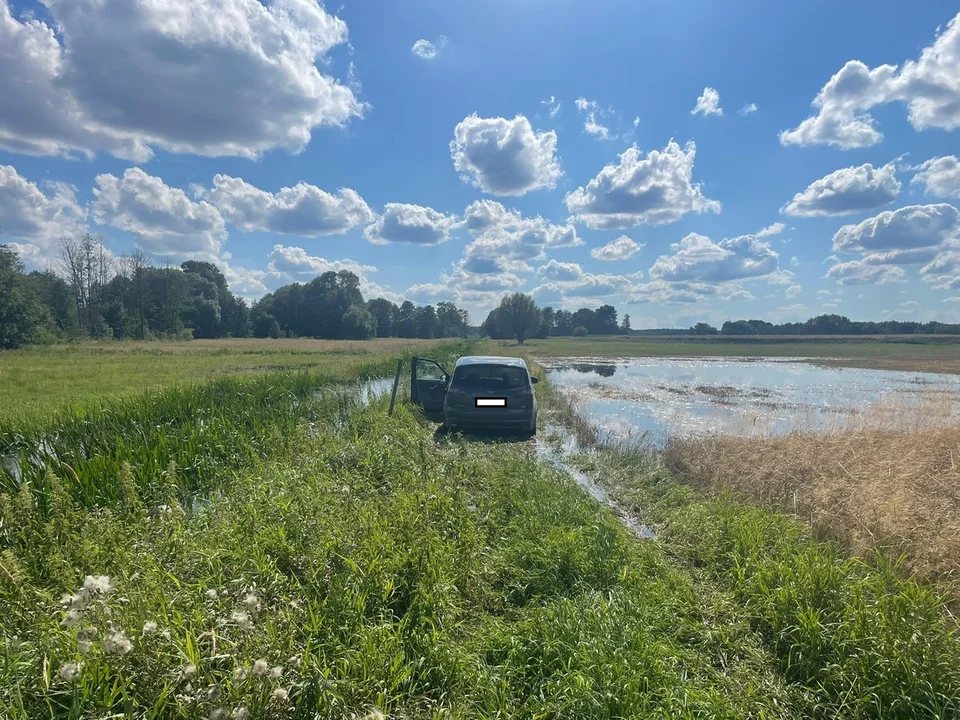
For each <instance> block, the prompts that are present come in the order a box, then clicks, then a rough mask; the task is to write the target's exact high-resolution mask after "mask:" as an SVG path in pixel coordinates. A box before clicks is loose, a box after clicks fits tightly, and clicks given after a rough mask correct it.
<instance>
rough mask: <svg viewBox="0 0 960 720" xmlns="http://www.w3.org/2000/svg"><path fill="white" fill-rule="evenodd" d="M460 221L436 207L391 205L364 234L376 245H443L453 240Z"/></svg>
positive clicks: (403, 204)
mask: <svg viewBox="0 0 960 720" xmlns="http://www.w3.org/2000/svg"><path fill="white" fill-rule="evenodd" d="M456 224H457V219H456V217H454V216H452V215H444V214H443V213H441V212H438V211H436V210H434V209H433V208H429V207H423V206H422V205H408V204H406V203H387V204H386V205H385V206H384V208H383V215H381V216H380V217H379V218H377V221H376V222H375V223H373V224H372V225H368V226H367V228H366V229H365V230H364V231H363V234H364V236H365V237H366V238H367V240H369V241H370V242H372V243H374V244H375V245H386V244H387V243H410V244H412V245H439V244H440V243H442V242H446V241H447V240H449V239H450V231H451V230H452V229H453V228H454V227H455V226H456Z"/></svg>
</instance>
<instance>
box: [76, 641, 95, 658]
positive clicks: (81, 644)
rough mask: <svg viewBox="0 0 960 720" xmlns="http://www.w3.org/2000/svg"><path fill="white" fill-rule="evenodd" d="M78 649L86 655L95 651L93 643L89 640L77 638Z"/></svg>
mask: <svg viewBox="0 0 960 720" xmlns="http://www.w3.org/2000/svg"><path fill="white" fill-rule="evenodd" d="M77 650H78V651H79V652H81V653H82V654H84V655H89V654H90V653H91V652H93V643H92V642H90V641H89V640H77Z"/></svg>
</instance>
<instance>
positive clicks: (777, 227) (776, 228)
mask: <svg viewBox="0 0 960 720" xmlns="http://www.w3.org/2000/svg"><path fill="white" fill-rule="evenodd" d="M786 229H787V226H786V225H784V224H783V223H782V222H775V223H773V225H767V226H766V227H765V228H763V230H760V231H759V232H757V234H756V235H757V237H758V238H764V237H771V236H772V235H779V234H780V233H782V232H783V231H784V230H786Z"/></svg>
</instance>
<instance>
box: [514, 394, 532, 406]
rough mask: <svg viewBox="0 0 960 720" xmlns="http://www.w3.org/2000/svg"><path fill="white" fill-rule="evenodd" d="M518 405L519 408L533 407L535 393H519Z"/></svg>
mask: <svg viewBox="0 0 960 720" xmlns="http://www.w3.org/2000/svg"><path fill="white" fill-rule="evenodd" d="M517 407H518V408H528V407H533V393H525V394H523V395H517Z"/></svg>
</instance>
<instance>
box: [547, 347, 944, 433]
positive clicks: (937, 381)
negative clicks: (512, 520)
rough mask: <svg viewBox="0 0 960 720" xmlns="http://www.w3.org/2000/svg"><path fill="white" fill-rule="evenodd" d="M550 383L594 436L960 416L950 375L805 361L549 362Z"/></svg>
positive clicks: (816, 427) (778, 429)
mask: <svg viewBox="0 0 960 720" xmlns="http://www.w3.org/2000/svg"><path fill="white" fill-rule="evenodd" d="M539 362H540V364H541V365H542V366H543V367H544V369H546V371H547V375H548V377H549V378H550V381H551V382H552V383H554V385H555V386H556V387H557V388H558V389H559V390H560V391H561V392H563V393H564V394H565V395H567V396H569V397H571V398H573V399H574V400H576V401H577V402H578V404H579V405H580V406H581V408H582V411H583V412H584V414H585V416H586V417H587V419H588V420H590V422H591V423H593V424H594V425H595V426H596V427H597V429H598V430H599V433H600V439H601V441H623V440H636V439H638V438H642V439H643V440H644V441H645V442H648V443H650V444H651V445H654V446H660V445H662V444H663V443H664V442H665V441H666V439H667V437H668V436H670V435H690V434H698V433H713V432H724V433H733V434H739V435H779V434H784V433H788V432H791V431H795V430H813V431H824V430H829V429H830V428H831V427H836V426H838V425H839V424H840V422H841V421H842V420H843V419H844V418H850V417H856V416H862V415H866V414H868V413H873V414H875V415H877V414H880V413H883V412H886V413H887V414H888V415H889V416H890V419H894V420H895V419H896V417H897V416H898V415H900V414H905V415H908V414H910V412H911V411H912V410H916V409H918V408H919V409H921V410H922V411H923V412H926V411H927V410H928V407H929V408H932V409H933V410H935V411H936V412H940V413H946V415H947V416H956V417H960V377H958V376H957V375H947V374H935V373H917V372H900V371H891V370H868V369H862V368H845V367H826V366H822V365H815V364H812V363H810V362H808V361H807V360H806V359H804V358H718V357H712V358H683V357H672V358H586V357H576V358H550V359H544V360H542V361H539Z"/></svg>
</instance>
